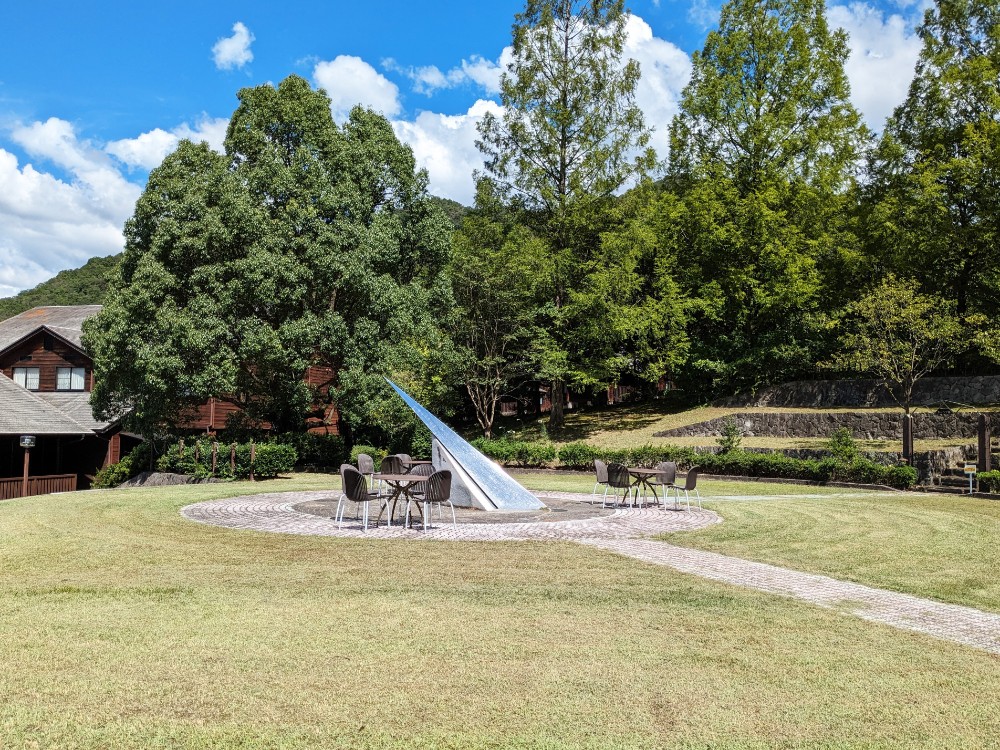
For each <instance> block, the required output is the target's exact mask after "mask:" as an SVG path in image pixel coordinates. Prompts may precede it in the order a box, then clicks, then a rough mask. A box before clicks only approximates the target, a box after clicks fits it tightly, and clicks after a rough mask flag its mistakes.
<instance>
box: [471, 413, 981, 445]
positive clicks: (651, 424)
mask: <svg viewBox="0 0 1000 750" xmlns="http://www.w3.org/2000/svg"><path fill="white" fill-rule="evenodd" d="M814 411H816V410H815V409H790V408H788V409H786V408H780V409H777V408H752V409H750V408H746V409H734V408H729V407H717V406H700V407H696V408H693V409H687V410H685V411H679V412H669V413H668V412H665V411H664V410H663V409H662V408H661V407H659V406H657V405H639V406H619V407H614V408H607V409H596V410H588V411H581V412H568V413H567V414H566V428H565V429H564V430H563V431H562V432H561V433H560V434H559V435H557V436H550V435H548V433H547V432H546V430H545V424H546V422H547V421H548V417H543V418H541V419H525V420H505V421H503V422H501V428H502V429H503V430H505V431H506V434H508V435H510V436H511V437H516V438H518V439H521V440H540V439H552V441H553V442H555V443H557V444H563V443H571V442H575V441H577V440H583V441H586V442H588V443H591V444H593V445H598V446H602V447H609V448H628V447H638V446H642V445H646V444H647V443H648V444H652V445H661V444H668V443H669V444H671V445H687V446H702V445H715V443H716V440H717V438H714V437H690V438H688V437H669V438H659V437H654V434H655V433H657V432H660V431H662V430H669V429H672V428H675V427H685V426H687V425H692V424H697V423H698V422H705V421H708V420H710V419H716V418H718V417H725V416H728V415H730V414H737V413H741V414H742V413H747V412H753V413H767V412H800V413H810V412H814ZM823 411H825V412H853V411H858V410H857V409H824V410H823ZM872 411H897V410H893V409H874V410H872ZM924 411H932V410H930V409H920V408H918V409H914V412H916V413H920V412H924ZM978 411H992V409H979V410H978ZM470 435H471V436H472V437H476V436H477V434H476V433H470ZM827 442H828V441H827V439H826V438H772V437H752V438H751V437H747V438H743V446H744V447H747V448H823V447H825V445H826V444H827ZM971 442H974V437H970V438H969V439H967V440H961V439H951V440H949V439H943V440H918V441H916V448H917V449H918V450H929V449H931V448H942V447H946V446H951V445H961V444H964V443H971ZM858 445H859V446H860V447H861V448H862V449H863V450H899V448H900V446H899V442H898V441H895V440H859V441H858Z"/></svg>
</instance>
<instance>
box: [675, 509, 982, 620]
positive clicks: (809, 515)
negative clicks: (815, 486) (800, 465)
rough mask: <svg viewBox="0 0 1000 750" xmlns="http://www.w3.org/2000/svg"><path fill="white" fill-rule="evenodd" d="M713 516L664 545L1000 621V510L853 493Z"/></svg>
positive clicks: (722, 510) (728, 510)
mask: <svg viewBox="0 0 1000 750" xmlns="http://www.w3.org/2000/svg"><path fill="white" fill-rule="evenodd" d="M782 494H787V493H782ZM706 507H710V508H712V509H713V510H715V511H717V512H718V513H719V514H720V515H721V516H722V517H723V519H725V523H722V524H719V525H717V526H713V527H711V528H708V529H703V530H701V531H697V532H691V533H686V534H673V535H668V536H667V537H664V538H665V539H669V541H671V542H673V543H675V544H681V545H685V546H690V547H697V548H699V549H705V550H711V551H714V552H721V553H724V554H727V555H734V556H736V557H744V558H747V559H752V560H759V561H762V562H768V563H773V564H775V565H782V566H785V567H790V568H795V569H797V570H804V571H809V572H812V573H823V574H825V575H829V576H832V577H834V578H840V579H843V580H849V581H857V582H859V583H865V584H868V585H871V586H877V587H881V588H887V589H892V590H894V591H903V592H906V593H911V594H916V595H917V596H923V597H929V598H932V599H938V600H940V601H944V602H952V603H955V604H965V605H968V606H970V607H977V608H980V609H986V610H991V611H994V612H1000V578H998V577H997V571H1000V502H996V501H993V500H978V499H972V498H963V497H960V496H955V495H947V496H944V495H919V494H915V493H906V494H903V493H898V494H891V495H889V494H876V493H851V494H847V495H842V496H836V497H831V498H824V499H812V498H781V499H775V500H768V501H763V502H716V503H712V502H708V503H706Z"/></svg>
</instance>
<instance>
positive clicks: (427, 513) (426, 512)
mask: <svg viewBox="0 0 1000 750" xmlns="http://www.w3.org/2000/svg"><path fill="white" fill-rule="evenodd" d="M430 515H431V506H430V503H428V502H427V501H426V500H424V531H427V521H428V520H429V519H430Z"/></svg>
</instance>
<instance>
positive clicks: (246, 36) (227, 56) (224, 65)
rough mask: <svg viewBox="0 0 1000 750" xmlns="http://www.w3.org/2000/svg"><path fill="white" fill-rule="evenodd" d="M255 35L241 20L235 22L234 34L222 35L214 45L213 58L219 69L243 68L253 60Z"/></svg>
mask: <svg viewBox="0 0 1000 750" xmlns="http://www.w3.org/2000/svg"><path fill="white" fill-rule="evenodd" d="M254 38H255V37H254V35H253V34H252V33H250V29H248V28H247V27H246V26H245V25H243V23H242V22H241V21H237V22H236V23H234V24H233V35H232V36H227V37H222V38H221V39H219V41H217V42H216V43H215V45H214V46H213V47H212V58H213V59H214V60H215V67H217V68H218V69H219V70H232V69H233V68H242V67H243V66H244V65H246V64H247V63H248V62H251V61H252V60H253V52H252V51H251V50H250V45H251V44H252V43H253V40H254Z"/></svg>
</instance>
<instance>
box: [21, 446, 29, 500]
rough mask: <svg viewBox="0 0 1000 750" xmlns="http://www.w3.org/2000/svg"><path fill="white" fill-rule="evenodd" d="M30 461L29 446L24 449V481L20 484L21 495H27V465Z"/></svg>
mask: <svg viewBox="0 0 1000 750" xmlns="http://www.w3.org/2000/svg"><path fill="white" fill-rule="evenodd" d="M30 463H31V448H25V449H24V481H23V483H22V484H21V497H27V496H28V465H29V464H30Z"/></svg>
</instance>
